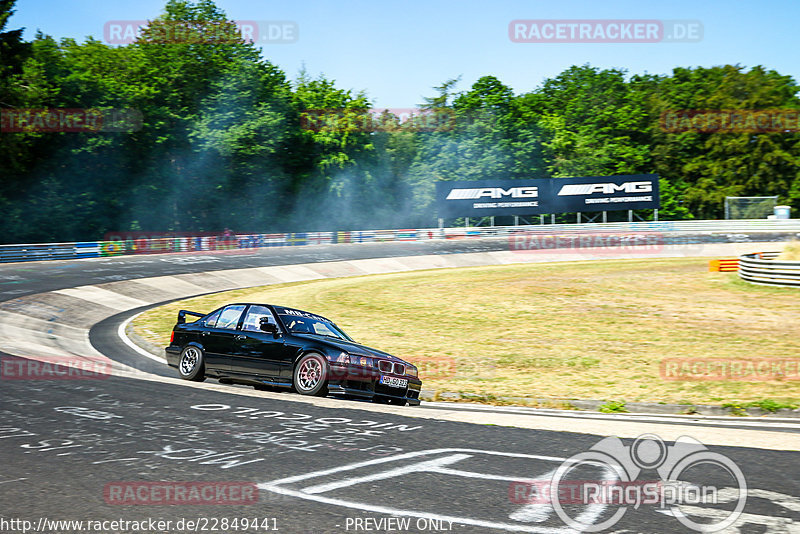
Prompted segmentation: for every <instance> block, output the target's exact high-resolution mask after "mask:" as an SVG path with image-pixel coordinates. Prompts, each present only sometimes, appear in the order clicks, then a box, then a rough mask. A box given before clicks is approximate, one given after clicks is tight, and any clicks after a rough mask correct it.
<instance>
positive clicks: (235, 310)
mask: <svg viewBox="0 0 800 534" xmlns="http://www.w3.org/2000/svg"><path fill="white" fill-rule="evenodd" d="M243 311H244V305H243V304H236V305H234V306H226V307H225V308H224V309H223V310H222V313H221V314H220V316H219V319H217V325H216V327H217V328H227V329H229V330H235V329H236V325H238V324H239V318H240V317H241V316H242V312H243Z"/></svg>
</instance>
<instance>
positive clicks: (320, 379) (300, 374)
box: [293, 354, 328, 397]
mask: <svg viewBox="0 0 800 534" xmlns="http://www.w3.org/2000/svg"><path fill="white" fill-rule="evenodd" d="M293 385H294V389H296V390H297V392H298V393H299V394H301V395H314V396H317V397H324V396H325V395H327V394H328V364H327V362H326V361H325V358H323V357H322V356H320V355H319V354H306V355H305V356H303V357H302V358H300V361H298V362H297V365H296V366H295V368H294V381H293Z"/></svg>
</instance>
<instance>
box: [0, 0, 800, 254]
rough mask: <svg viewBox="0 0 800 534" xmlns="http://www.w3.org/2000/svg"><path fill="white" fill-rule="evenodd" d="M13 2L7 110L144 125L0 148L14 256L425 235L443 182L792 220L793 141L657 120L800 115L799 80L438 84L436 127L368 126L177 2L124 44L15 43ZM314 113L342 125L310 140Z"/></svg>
mask: <svg viewBox="0 0 800 534" xmlns="http://www.w3.org/2000/svg"><path fill="white" fill-rule="evenodd" d="M14 5H15V2H14V0H0V106H1V107H2V108H4V109H15V108H17V109H26V108H28V109H44V108H95V109H109V108H116V109H123V108H125V109H133V110H136V111H138V112H139V113H141V116H142V118H143V121H142V128H141V129H140V130H136V131H130V132H120V133H106V132H100V133H90V132H87V133H66V132H60V133H59V132H43V131H26V132H19V133H9V132H4V133H3V134H2V135H1V136H0V174H2V181H0V207H1V208H2V209H3V213H4V217H3V218H2V219H0V236H2V238H1V239H4V240H6V241H12V242H21V241H29V242H30V241H64V240H74V239H96V238H99V237H101V236H102V234H104V233H105V232H107V231H117V230H126V229H134V228H138V229H142V230H146V231H155V232H161V231H169V230H176V231H177V230H180V231H218V230H220V229H221V228H224V227H231V228H234V229H235V230H236V231H303V230H346V229H355V228H365V227H372V228H386V227H403V226H428V225H435V224H436V221H435V218H434V213H433V210H432V202H433V198H434V194H433V193H434V189H435V183H436V182H437V181H440V180H468V179H490V178H491V179H522V178H547V177H572V176H591V175H612V174H638V173H656V174H658V175H660V177H661V201H662V207H661V210H660V213H661V216H662V218H664V219H688V218H693V217H695V218H714V217H720V216H721V215H722V209H723V202H722V201H723V199H724V197H725V196H749V195H754V196H755V195H758V196H763V195H778V196H779V202H780V203H784V204H790V205H792V206H793V208H794V209H795V210H798V209H800V174H798V173H800V134H798V133H795V132H775V133H740V134H732V133H697V132H683V133H674V132H669V131H666V130H665V129H663V128H662V126H661V124H660V117H661V114H662V113H664V112H665V111H670V110H673V111H674V110H682V109H771V108H782V109H800V101H798V98H797V90H798V87H797V85H796V82H795V81H794V80H793V79H792V78H790V77H789V76H785V75H781V74H779V73H777V72H775V71H772V70H767V69H764V68H763V67H760V66H757V67H754V68H752V69H750V70H749V71H748V70H745V69H744V68H743V67H741V66H738V65H735V66H732V65H725V66H716V67H710V68H704V67H697V68H682V67H679V68H676V69H674V71H673V72H672V73H671V74H670V75H659V76H653V75H635V76H628V74H627V73H626V72H625V71H624V70H619V69H599V68H596V67H592V66H590V65H583V66H572V67H570V68H568V69H566V70H565V71H564V72H562V73H561V74H559V75H557V76H555V77H554V78H552V79H548V80H545V81H544V83H543V84H542V85H541V86H540V87H538V88H535V89H533V90H531V91H529V92H527V93H522V94H518V95H515V94H514V92H513V90H512V89H511V88H510V87H509V86H507V85H505V84H504V83H503V82H502V81H501V80H499V79H498V78H497V77H495V76H491V75H487V76H483V77H481V78H480V79H478V80H477V81H476V82H475V83H474V84H472V86H471V87H469V88H467V89H465V90H463V91H459V90H458V89H457V85H458V83H459V79H458V78H455V79H448V80H446V81H444V82H443V83H442V84H441V85H439V86H438V87H435V88H434V90H435V94H434V95H433V96H430V97H427V98H425V99H424V104H423V108H424V109H425V110H427V111H426V113H430V114H431V115H432V116H433V117H434V119H435V120H434V121H432V123H433V124H435V125H437V127H436V128H423V129H421V130H420V129H415V128H414V127H413V125H411V123H401V122H400V120H399V118H398V117H396V116H394V115H392V114H391V112H390V111H389V110H386V111H384V112H383V115H382V116H381V120H380V124H382V125H383V126H382V127H381V128H378V129H370V128H369V127H365V124H366V123H365V113H367V110H369V109H370V107H371V103H370V101H369V99H368V98H367V96H366V95H365V93H364V92H363V91H354V90H350V89H343V88H341V87H339V86H338V85H337V84H336V82H335V81H334V80H331V79H328V78H326V77H325V76H323V75H320V76H317V77H312V76H310V75H309V74H308V73H306V72H305V71H303V72H301V73H300V75H299V77H298V78H297V79H296V80H294V81H289V80H288V79H287V77H286V75H285V73H284V72H282V71H281V70H280V69H279V68H278V67H276V66H275V65H274V64H272V63H271V62H270V61H268V60H267V59H264V58H262V57H261V55H260V51H259V49H257V48H256V47H255V46H254V45H253V44H251V43H248V42H245V41H243V40H242V39H241V38H240V36H239V35H238V33H237V32H236V27H235V24H233V22H232V21H230V20H228V18H227V16H226V15H225V13H224V12H223V11H222V10H221V9H219V8H218V7H217V6H216V5H215V4H214V3H213V2H212V1H211V0H198V1H196V2H194V3H193V2H191V1H189V0H168V1H167V2H166V4H165V7H164V10H163V13H161V14H160V15H159V16H157V17H155V18H154V19H153V20H152V22H151V23H150V25H149V26H148V28H146V29H144V30H143V32H142V34H141V36H140V37H139V38H138V39H137V40H136V41H135V42H134V43H132V44H129V45H126V46H108V45H106V44H103V43H102V42H100V41H97V40H95V39H92V38H89V39H87V40H85V41H84V42H82V43H78V42H76V41H75V40H73V39H62V40H60V41H56V40H55V39H53V38H52V37H50V36H48V35H45V34H42V33H38V34H37V35H36V37H35V38H34V39H33V40H32V41H31V42H25V41H24V40H23V39H22V29H9V28H7V27H6V26H7V24H8V20H9V17H10V15H11V14H12V13H13V10H14ZM176 37H178V38H176ZM320 112H325V113H328V114H329V115H330V117H333V120H331V121H328V122H326V123H325V124H323V125H322V126H321V127H309V123H310V120H311V119H313V118H314V117H315V114H319V113H320ZM430 123H431V121H429V122H428V124H430ZM410 125H411V126H410ZM570 220H572V219H570Z"/></svg>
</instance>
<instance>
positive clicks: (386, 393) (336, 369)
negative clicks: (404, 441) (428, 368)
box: [328, 363, 422, 406]
mask: <svg viewBox="0 0 800 534" xmlns="http://www.w3.org/2000/svg"><path fill="white" fill-rule="evenodd" d="M381 374H382V373H380V372H379V371H377V370H374V369H370V368H366V367H358V366H354V365H340V364H336V363H331V373H330V377H329V378H328V393H329V394H331V395H347V396H349V397H358V398H362V399H366V400H368V399H375V400H387V401H388V400H392V401H394V402H398V403H399V402H405V403H408V404H409V405H411V406H418V405H419V392H420V390H421V389H422V381H421V380H420V379H419V378H414V377H410V376H406V375H402V376H401V375H393V374H387V373H383V374H384V375H385V376H393V377H395V378H402V379H404V380H407V381H408V384H407V385H406V387H402V388H398V387H391V386H387V385H385V384H381V383H380V377H381Z"/></svg>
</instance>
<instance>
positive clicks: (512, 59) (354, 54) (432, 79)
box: [6, 0, 800, 108]
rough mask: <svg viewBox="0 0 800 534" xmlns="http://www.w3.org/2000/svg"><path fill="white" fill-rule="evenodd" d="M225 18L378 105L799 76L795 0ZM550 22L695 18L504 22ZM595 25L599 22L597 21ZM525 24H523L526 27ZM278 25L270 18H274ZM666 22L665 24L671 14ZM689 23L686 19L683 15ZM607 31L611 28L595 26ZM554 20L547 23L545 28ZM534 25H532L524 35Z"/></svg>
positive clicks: (50, 16)
mask: <svg viewBox="0 0 800 534" xmlns="http://www.w3.org/2000/svg"><path fill="white" fill-rule="evenodd" d="M165 3H166V0H137V1H136V2H131V1H118V0H17V4H16V6H15V9H16V13H15V14H14V16H13V17H12V18H11V19H10V21H9V24H8V26H7V27H6V29H7V30H8V29H17V28H20V27H24V28H25V29H26V30H25V38H26V39H32V38H33V36H34V35H35V32H36V31H37V30H39V31H42V32H43V33H45V34H48V35H51V36H53V37H55V38H57V39H58V38H62V37H71V38H74V39H76V40H78V41H83V40H84V39H85V38H86V37H88V36H92V37H94V38H96V39H98V40H101V41H103V40H107V39H106V37H107V36H106V35H105V33H106V32H104V28H106V26H107V24H111V23H114V22H115V21H137V20H147V19H152V18H154V17H157V16H158V15H159V14H161V13H162V11H163V7H164V4H165ZM216 4H217V5H218V6H219V7H220V8H221V9H222V10H223V11H224V12H225V13H226V14H227V15H228V17H229V18H230V19H232V20H243V21H256V22H269V21H273V22H275V21H281V22H283V23H289V24H290V25H291V26H292V27H294V28H296V31H297V34H296V36H295V37H296V38H294V39H292V40H291V42H285V43H267V44H264V45H263V46H261V49H262V55H263V57H264V58H265V59H267V60H269V61H270V62H272V63H273V64H275V65H277V66H279V67H280V68H281V69H282V70H283V71H284V72H285V73H286V74H287V76H288V77H289V79H292V80H293V79H295V78H296V77H297V75H298V73H299V72H300V70H301V69H302V68H303V67H305V69H306V70H307V71H308V73H309V74H310V75H312V76H317V75H319V74H323V75H325V77H327V78H329V79H333V80H335V81H336V85H337V87H340V88H344V89H351V90H353V91H354V92H357V91H364V92H365V93H366V94H367V96H368V97H369V99H370V100H371V102H372V103H373V105H374V107H378V108H413V107H416V106H419V105H420V104H421V103H422V102H423V99H424V98H425V97H430V96H434V95H435V94H436V91H435V90H434V89H433V88H434V87H435V86H437V85H441V84H442V83H443V82H444V81H446V80H448V79H451V78H456V77H459V76H460V77H461V81H460V83H459V84H458V85H457V87H456V89H457V90H467V89H469V87H470V86H471V85H472V84H473V83H474V82H475V81H476V80H477V79H478V78H480V77H481V76H486V75H493V76H496V77H497V78H499V79H500V80H501V81H502V82H503V83H504V84H506V85H508V86H510V87H511V88H512V89H513V90H514V92H515V93H516V94H520V93H526V92H529V91H532V90H534V89H535V88H536V87H538V86H539V85H541V83H542V82H543V81H544V80H545V79H547V78H551V77H554V76H556V75H558V74H559V73H560V72H562V71H564V70H565V69H567V68H569V67H570V66H572V65H583V64H586V63H588V64H590V65H592V66H596V67H600V68H620V69H625V70H627V71H628V72H629V73H630V74H642V73H650V74H669V73H670V72H671V71H672V69H673V68H674V67H696V66H703V67H711V66H714V65H724V64H739V65H741V66H744V67H747V68H750V67H753V66H755V65H763V66H764V67H766V68H768V69H774V70H777V71H778V72H780V73H781V74H785V75H790V76H792V77H793V78H794V79H795V80H798V79H800V61H798V60H797V50H798V49H800V32H799V31H798V29H797V20H800V2H797V1H795V0H783V1H780V0H761V1H754V0H745V1H731V0H728V1H717V0H692V1H688V0H676V1H668V0H666V1H664V0H662V1H657V2H656V1H653V2H643V1H641V0H636V1H614V0H606V1H597V0H557V1H542V0H524V1H523V0H495V1H493V2H468V1H463V0H404V1H396V0H371V1H363V0H353V1H348V0H339V1H329V0H308V1H307V0H216ZM517 20H535V21H539V22H537V23H536V24H535V28H536V30H538V31H539V32H540V34H542V35H545V31H546V27H545V24H547V22H548V21H558V20H560V21H575V20H580V21H597V20H606V21H608V20H611V21H632V20H636V21H642V20H647V21H652V20H657V21H674V20H679V21H690V24H693V25H694V26H692V27H693V28H697V27H698V24H699V27H700V28H701V29H702V38H699V39H694V40H691V41H690V42H656V43H653V42H635V43H620V42H612V43H586V42H544V43H543V42H534V43H532V42H525V43H520V42H513V41H512V39H511V38H510V36H509V24H510V23H511V22H512V21H517ZM592 24H594V25H593V26H591V28H592V30H591V31H596V26H597V24H595V23H594V22H592ZM531 26H532V25H531V24H527V25H526V26H524V28H525V29H526V33H527V32H528V31H532V30H531ZM278 27H282V26H273V28H278ZM666 27H667V28H669V23H667V26H666ZM683 27H688V26H683ZM601 30H602V31H609V32H610V31H611V30H610V29H609V27H608V26H605V25H602V27H601ZM551 31H554V30H551ZM531 35H533V34H531Z"/></svg>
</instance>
